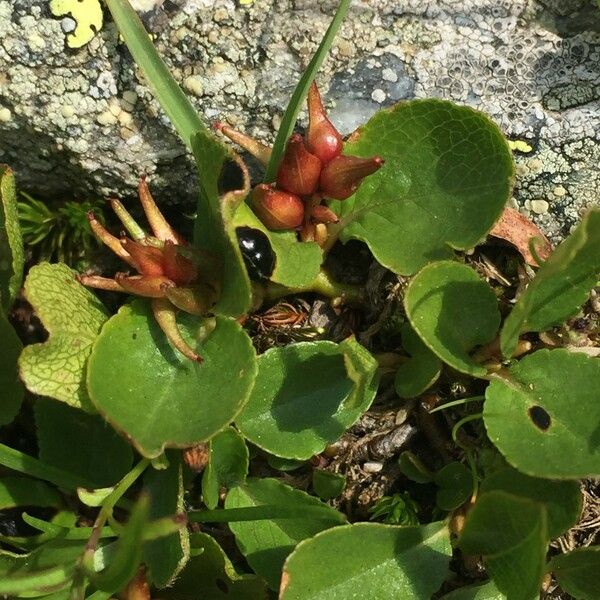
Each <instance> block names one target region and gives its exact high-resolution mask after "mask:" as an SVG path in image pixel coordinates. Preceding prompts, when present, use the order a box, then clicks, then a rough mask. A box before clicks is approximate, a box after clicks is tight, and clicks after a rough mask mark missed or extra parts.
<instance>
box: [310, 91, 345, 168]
mask: <svg viewBox="0 0 600 600" xmlns="http://www.w3.org/2000/svg"><path fill="white" fill-rule="evenodd" d="M306 144H307V146H308V150H309V151H310V152H312V153H313V154H314V155H315V156H317V157H318V158H319V159H320V160H321V161H322V162H323V163H325V164H326V163H328V162H329V161H330V160H332V159H333V158H335V157H336V156H339V155H340V154H341V153H342V148H343V146H344V141H343V139H342V136H341V135H340V132H339V131H338V130H337V129H336V128H335V127H334V126H333V123H332V122H331V121H330V120H329V119H328V118H327V115H326V114H325V109H324V108H323V103H322V102H321V94H319V90H318V88H317V84H316V83H314V82H313V83H312V85H311V86H310V90H309V92H308V132H307V134H306Z"/></svg>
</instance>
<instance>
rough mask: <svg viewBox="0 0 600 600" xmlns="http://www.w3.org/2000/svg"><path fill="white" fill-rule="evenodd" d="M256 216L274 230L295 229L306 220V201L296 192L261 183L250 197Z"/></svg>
mask: <svg viewBox="0 0 600 600" xmlns="http://www.w3.org/2000/svg"><path fill="white" fill-rule="evenodd" d="M250 203H251V205H252V210H253V211H254V212H255V214H256V216H257V217H258V218H259V219H260V220H261V221H262V222H263V224H264V225H266V226H267V227H268V228H269V229H272V230H273V231H278V230H284V229H295V228H296V227H299V226H300V225H301V224H302V221H303V220H304V203H303V202H302V200H301V199H300V198H299V197H298V196H296V195H295V194H290V193H288V192H284V191H282V190H276V189H274V188H273V187H272V186H270V185H265V184H260V185H257V186H256V187H255V188H254V191H253V192H252V196H251V199H250Z"/></svg>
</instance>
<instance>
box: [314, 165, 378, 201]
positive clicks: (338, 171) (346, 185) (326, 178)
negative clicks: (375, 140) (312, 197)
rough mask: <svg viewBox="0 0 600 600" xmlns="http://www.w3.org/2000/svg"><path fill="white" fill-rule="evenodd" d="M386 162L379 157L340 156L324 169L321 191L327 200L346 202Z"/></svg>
mask: <svg viewBox="0 0 600 600" xmlns="http://www.w3.org/2000/svg"><path fill="white" fill-rule="evenodd" d="M384 162H385V161H384V160H383V158H381V157H379V156H372V157H371V158H360V157H358V156H338V157H336V158H334V159H333V160H332V161H331V162H329V163H328V164H326V165H325V167H323V171H321V179H320V188H319V191H320V192H321V193H322V194H323V196H325V197H326V198H332V199H334V200H345V199H346V198H349V197H350V196H352V194H354V192H355V191H356V190H357V189H358V186H359V185H360V184H361V182H362V180H363V179H364V178H365V177H367V176H368V175H372V174H373V173H375V171H377V170H379V169H380V168H381V166H382V165H383V163H384Z"/></svg>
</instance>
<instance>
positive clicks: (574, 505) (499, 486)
mask: <svg viewBox="0 0 600 600" xmlns="http://www.w3.org/2000/svg"><path fill="white" fill-rule="evenodd" d="M493 490H502V491H505V492H508V493H510V494H512V495H513V496H519V497H521V498H529V499H531V500H534V501H535V502H539V503H540V504H543V505H544V506H545V507H546V511H547V514H548V536H549V537H550V539H555V538H557V537H559V536H561V535H562V534H563V533H564V532H565V531H567V529H569V528H571V527H573V525H575V523H577V521H578V519H579V515H580V514H581V504H582V495H581V488H580V485H579V482H577V481H553V480H551V479H540V478H538V477H530V476H529V475H525V474H523V473H520V472H519V471H517V470H516V469H511V468H510V467H507V468H505V469H502V470H500V471H497V472H496V473H493V474H492V475H490V476H489V477H486V478H485V479H484V480H483V482H482V484H481V486H480V488H479V493H480V494H485V493H486V492H491V491H493Z"/></svg>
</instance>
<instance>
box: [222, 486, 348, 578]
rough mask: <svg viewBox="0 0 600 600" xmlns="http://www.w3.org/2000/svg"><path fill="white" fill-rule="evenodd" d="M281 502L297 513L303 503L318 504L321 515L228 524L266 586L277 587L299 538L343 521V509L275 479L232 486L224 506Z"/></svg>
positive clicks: (309, 535) (243, 552)
mask: <svg viewBox="0 0 600 600" xmlns="http://www.w3.org/2000/svg"><path fill="white" fill-rule="evenodd" d="M262 505H280V506H284V507H287V508H294V509H296V510H298V511H300V513H302V509H303V508H305V507H309V508H315V507H320V508H321V509H322V510H323V516H322V517H321V518H320V519H316V518H315V515H314V513H312V514H307V515H306V516H304V517H302V516H300V517H294V518H287V519H284V518H274V519H268V520H263V521H246V522H237V523H236V522H231V523H230V524H229V528H230V529H231V531H232V532H233V535H235V539H236V542H237V545H238V547H239V549H240V550H241V552H242V554H243V555H244V556H245V557H246V560H247V561H248V563H249V564H250V566H251V567H252V568H253V569H254V571H255V572H256V573H257V574H258V575H260V576H262V577H264V578H265V579H266V581H267V583H268V584H269V587H271V588H272V589H274V590H276V589H277V588H278V587H279V580H280V577H281V569H282V567H283V563H284V562H285V559H286V557H287V556H288V554H289V553H290V552H291V551H292V550H293V549H294V547H295V546H296V545H297V544H298V543H299V542H301V541H302V540H304V539H306V538H309V537H312V536H313V535H315V534H316V533H318V532H319V531H323V530H324V529H328V528H330V527H335V526H336V525H340V524H342V523H344V522H345V521H346V518H345V516H344V515H343V514H342V513H339V512H338V511H336V510H334V509H333V508H330V507H328V506H327V505H326V504H323V503H322V502H321V501H320V500H318V499H317V498H314V497H312V496H309V495H308V494H305V493H304V492H301V491H300V490H296V489H293V488H291V487H289V486H287V485H285V484H283V483H281V482H279V481H277V480H276V479H251V478H249V479H248V480H247V481H246V483H245V484H244V485H242V486H239V487H235V488H233V489H232V490H231V491H230V492H229V494H227V498H226V500H225V508H241V507H247V506H262Z"/></svg>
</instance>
